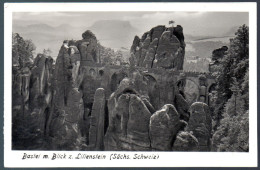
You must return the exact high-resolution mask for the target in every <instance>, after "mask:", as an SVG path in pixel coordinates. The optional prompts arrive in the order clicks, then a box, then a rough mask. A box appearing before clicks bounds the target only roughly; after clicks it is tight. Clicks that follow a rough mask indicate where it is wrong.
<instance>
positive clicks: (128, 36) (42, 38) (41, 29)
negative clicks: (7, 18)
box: [13, 20, 139, 58]
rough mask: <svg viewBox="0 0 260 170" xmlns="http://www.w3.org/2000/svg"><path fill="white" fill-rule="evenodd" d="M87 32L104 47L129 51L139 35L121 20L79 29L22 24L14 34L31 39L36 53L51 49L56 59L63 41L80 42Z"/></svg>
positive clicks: (71, 26)
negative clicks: (135, 37)
mask: <svg viewBox="0 0 260 170" xmlns="http://www.w3.org/2000/svg"><path fill="white" fill-rule="evenodd" d="M86 30H91V31H92V32H93V33H94V34H95V35H96V37H97V39H98V40H99V41H100V43H101V44H102V45H103V46H105V47H110V48H114V49H122V48H127V49H129V48H130V46H131V44H132V41H133V38H134V36H135V35H136V34H138V33H139V32H138V30H137V29H136V28H134V27H133V26H132V25H131V24H130V23H129V22H128V21H119V20H101V21H97V22H96V23H94V24H93V25H92V26H90V27H77V26H75V25H70V24H62V25H59V26H58V27H54V26H50V25H47V24H33V25H25V26H21V24H20V23H19V24H16V23H15V22H14V23H13V32H15V33H19V34H20V35H21V36H22V37H24V38H25V39H31V40H32V41H33V42H34V44H35V45H36V47H37V49H36V53H39V52H42V51H43V49H47V48H49V49H50V50H51V51H52V55H53V57H54V58H56V57H57V55H58V51H59V49H60V46H61V44H62V41H63V40H65V39H75V40H80V39H82V37H81V35H82V33H83V32H84V31H86Z"/></svg>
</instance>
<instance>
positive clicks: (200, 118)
mask: <svg viewBox="0 0 260 170" xmlns="http://www.w3.org/2000/svg"><path fill="white" fill-rule="evenodd" d="M190 113H191V115H190V119H189V122H188V126H187V131H188V132H191V133H192V134H193V135H194V136H195V137H196V138H197V139H198V145H199V148H198V149H199V151H209V150H210V143H211V142H210V139H211V129H212V119H211V114H210V110H209V107H208V105H207V104H205V103H202V102H195V103H193V104H192V105H191V107H190Z"/></svg>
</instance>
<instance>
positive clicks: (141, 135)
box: [105, 78, 151, 150]
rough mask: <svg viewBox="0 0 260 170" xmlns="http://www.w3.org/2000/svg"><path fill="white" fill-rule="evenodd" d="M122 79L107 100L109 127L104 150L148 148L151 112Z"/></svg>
mask: <svg viewBox="0 0 260 170" xmlns="http://www.w3.org/2000/svg"><path fill="white" fill-rule="evenodd" d="M130 83H131V81H129V79H127V78H126V79H124V80H123V81H122V82H121V83H120V85H119V87H118V90H117V91H116V92H114V93H113V94H112V95H111V96H110V98H109V100H108V111H109V127H108V130H107V133H106V135H105V150H149V149H150V139H149V120H150V116H151V113H150V111H149V110H148V108H147V107H146V105H145V103H144V102H143V101H142V100H141V98H139V97H138V96H137V95H138V94H136V93H137V92H136V91H135V90H133V89H131V87H129V84H130Z"/></svg>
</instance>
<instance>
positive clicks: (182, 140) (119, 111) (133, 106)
mask: <svg viewBox="0 0 260 170" xmlns="http://www.w3.org/2000/svg"><path fill="white" fill-rule="evenodd" d="M82 36H83V39H82V40H79V41H69V42H68V41H64V43H63V45H62V46H61V48H60V52H59V55H58V57H57V60H56V64H55V68H54V69H53V60H52V59H51V58H50V57H47V56H45V55H38V56H37V58H36V59H35V61H34V65H33V66H31V67H24V68H22V69H21V70H18V71H17V73H16V74H15V76H14V77H13V87H14V88H13V89H14V90H13V98H14V100H13V101H14V102H13V112H14V114H13V116H14V117H16V114H18V113H19V112H21V113H23V114H25V115H26V114H27V115H29V116H30V119H28V118H27V117H22V118H24V120H25V121H26V120H30V121H32V122H33V123H34V124H33V125H30V128H33V129H37V132H35V133H34V134H38V133H39V134H41V135H45V137H44V138H46V139H48V146H47V147H46V148H48V149H53V150H79V149H81V150H118V151H123V150H127V151H172V150H175V151H197V150H200V151H201V150H208V149H209V148H210V138H211V134H210V133H211V118H210V113H209V110H208V108H207V105H206V104H203V103H195V104H193V105H192V106H191V107H189V104H188V102H187V101H186V99H185V95H184V92H183V90H184V89H183V86H182V85H181V84H184V80H183V78H182V76H181V75H177V74H176V72H175V71H174V69H176V70H181V69H182V64H181V63H182V62H183V57H184V49H185V43H184V36H183V33H182V28H181V27H180V26H177V27H174V28H166V27H165V26H157V27H155V28H153V29H151V30H150V31H149V32H147V33H145V34H144V35H143V36H142V38H141V39H140V38H138V37H135V39H134V42H133V46H132V48H131V51H132V54H133V56H132V60H131V63H132V66H131V67H117V66H102V65H99V64H100V63H99V62H98V61H97V55H96V47H97V38H96V37H95V35H94V34H93V33H92V32H90V31H86V32H85V33H83V35H82ZM135 65H136V66H141V67H138V68H135V67H133V66H135ZM169 68H170V69H169ZM171 68H173V69H171ZM178 76H179V77H178ZM202 82H203V81H200V84H201V86H203V85H204V86H205V84H203V83H202ZM200 91H201V92H204V91H205V89H204V91H203V89H201V90H200ZM203 94H204V93H203ZM20 118H21V115H20V117H19V116H17V117H16V119H15V121H18V122H19V119H20ZM15 124H16V122H15ZM20 124H21V123H20ZM16 125H17V124H16ZM28 126H29V125H28ZM19 127H20V126H19V123H18V126H17V127H16V128H15V129H16V130H18V131H15V133H17V134H18V133H19ZM38 129H39V130H38ZM38 131H39V132H38ZM14 139H15V138H14ZM27 142H28V141H27ZM23 149H24V148H23Z"/></svg>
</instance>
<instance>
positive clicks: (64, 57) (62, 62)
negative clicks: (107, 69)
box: [46, 42, 84, 150]
mask: <svg viewBox="0 0 260 170" xmlns="http://www.w3.org/2000/svg"><path fill="white" fill-rule="evenodd" d="M72 48H75V47H68V46H67V44H66V42H65V43H64V44H63V46H62V47H61V49H60V52H59V55H58V57H57V60H56V64H55V71H54V75H53V100H52V107H51V114H50V118H49V121H48V122H47V124H46V126H47V127H48V130H47V134H48V135H49V136H50V137H51V140H52V141H53V142H52V143H53V145H52V147H53V149H62V148H66V149H70V150H73V149H76V147H75V146H76V145H77V139H79V138H80V137H81V136H82V133H81V131H80V130H81V125H82V121H83V114H84V104H83V100H82V93H81V92H80V91H79V90H78V88H77V87H76V86H75V84H76V83H75V81H76V79H77V75H78V73H77V72H78V68H79V62H78V60H79V58H78V56H77V55H75V54H73V53H71V50H72Z"/></svg>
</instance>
